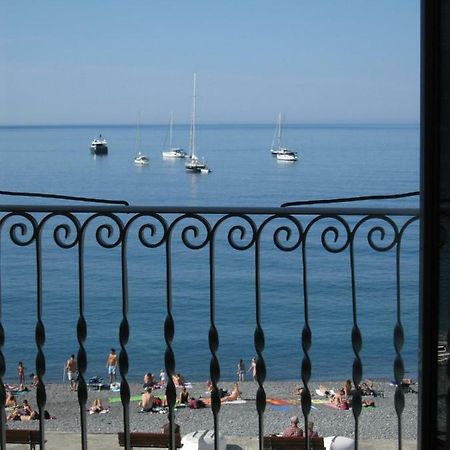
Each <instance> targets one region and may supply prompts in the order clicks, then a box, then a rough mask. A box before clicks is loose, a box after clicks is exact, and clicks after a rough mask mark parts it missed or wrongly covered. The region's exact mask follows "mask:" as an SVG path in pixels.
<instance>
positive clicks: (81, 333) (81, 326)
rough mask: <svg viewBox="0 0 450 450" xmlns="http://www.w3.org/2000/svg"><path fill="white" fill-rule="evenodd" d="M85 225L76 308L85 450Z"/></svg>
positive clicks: (83, 446)
mask: <svg viewBox="0 0 450 450" xmlns="http://www.w3.org/2000/svg"><path fill="white" fill-rule="evenodd" d="M84 231H85V227H83V228H82V231H81V232H79V236H80V239H79V241H78V309H79V317H78V322H77V340H78V354H77V364H78V388H77V396H78V404H79V405H80V424H81V448H82V450H87V448H88V444H87V420H86V403H87V398H88V393H87V386H86V380H85V373H86V369H87V354H86V349H85V348H84V343H85V342H86V338H87V323H86V319H85V317H84V237H85V234H84Z"/></svg>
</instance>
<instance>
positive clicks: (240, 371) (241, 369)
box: [237, 359, 245, 381]
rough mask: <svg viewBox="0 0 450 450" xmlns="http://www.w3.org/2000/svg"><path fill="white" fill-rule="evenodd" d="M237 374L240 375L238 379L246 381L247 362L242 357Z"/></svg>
mask: <svg viewBox="0 0 450 450" xmlns="http://www.w3.org/2000/svg"><path fill="white" fill-rule="evenodd" d="M237 375H238V381H244V377H245V363H244V361H243V359H240V360H239V362H238V366H237Z"/></svg>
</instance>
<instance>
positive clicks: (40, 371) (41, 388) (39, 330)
mask: <svg viewBox="0 0 450 450" xmlns="http://www.w3.org/2000/svg"><path fill="white" fill-rule="evenodd" d="M41 232H42V226H40V227H39V229H38V231H37V234H36V291H37V305H36V306H37V308H36V313H37V321H36V328H35V341H36V346H37V354H36V375H37V377H38V385H37V387H36V401H37V405H38V410H39V441H40V442H39V445H40V448H41V449H42V450H45V416H44V411H45V404H46V402H47V395H46V392H45V385H44V375H45V356H44V351H43V347H44V344H45V326H44V322H43V320H42V245H41Z"/></svg>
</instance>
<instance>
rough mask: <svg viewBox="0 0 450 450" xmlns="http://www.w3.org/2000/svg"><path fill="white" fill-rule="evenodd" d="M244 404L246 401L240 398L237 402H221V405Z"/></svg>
mask: <svg viewBox="0 0 450 450" xmlns="http://www.w3.org/2000/svg"><path fill="white" fill-rule="evenodd" d="M244 403H247V400H242V399H241V398H238V399H237V400H231V401H229V402H223V403H222V405H242V404H244Z"/></svg>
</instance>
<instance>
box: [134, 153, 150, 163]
mask: <svg viewBox="0 0 450 450" xmlns="http://www.w3.org/2000/svg"><path fill="white" fill-rule="evenodd" d="M134 163H135V164H136V165H138V166H148V165H149V163H150V160H149V159H148V158H147V156H145V155H143V154H142V153H141V152H139V153H138V155H137V156H136V158H134Z"/></svg>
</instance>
